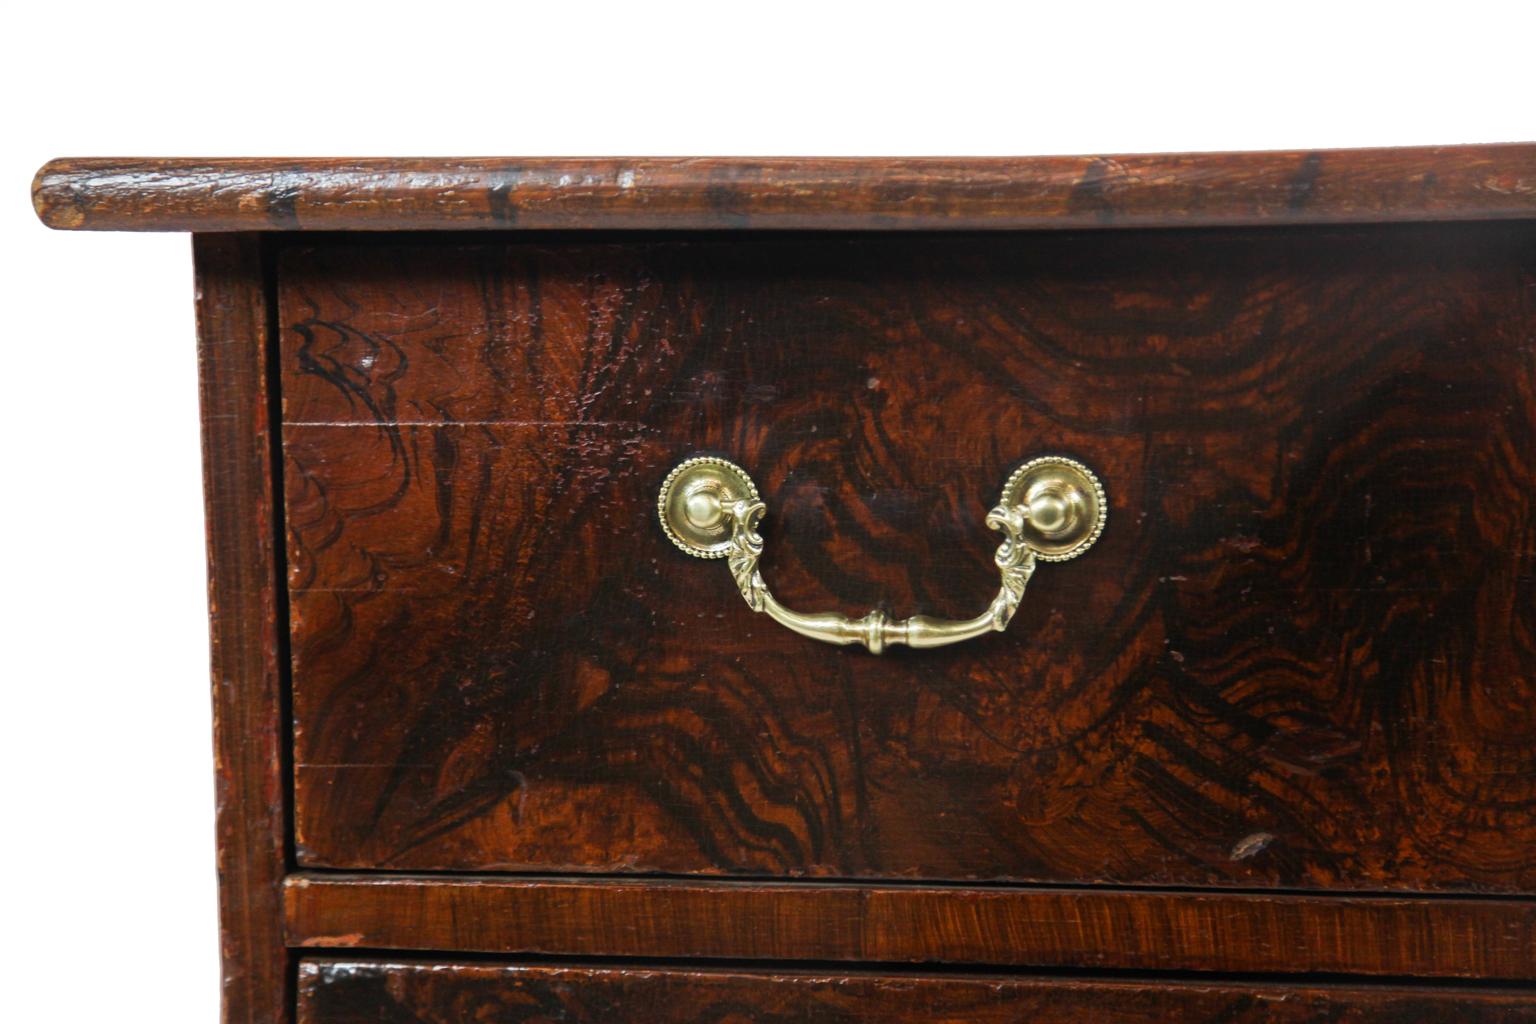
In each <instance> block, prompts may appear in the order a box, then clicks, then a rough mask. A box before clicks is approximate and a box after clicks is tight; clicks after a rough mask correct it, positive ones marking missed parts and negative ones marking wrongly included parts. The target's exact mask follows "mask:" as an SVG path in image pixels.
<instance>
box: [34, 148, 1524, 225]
mask: <svg viewBox="0 0 1536 1024" xmlns="http://www.w3.org/2000/svg"><path fill="white" fill-rule="evenodd" d="M32 198H33V204H34V205H35V206H36V208H37V212H38V216H40V217H41V218H42V219H43V221H44V223H46V224H48V225H49V226H51V227H56V228H67V229H83V230H116V231H124V230H126V231H134V230H138V231H296V230H326V231H330V230H364V231H372V230H464V229H492V230H502V229H507V228H516V229H529V228H559V229H569V228H576V229H591V228H628V229H633V228H646V229H650V228H669V229H675V228H689V229H705V228H731V229H734V228H754V229H785V228H790V229H847V228H859V229H902V230H907V229H933V228H938V229H970V228H985V229H1019V228H1060V227H1085V228H1092V227H1105V226H1120V227H1132V226H1140V227H1147V226H1165V225H1170V224H1177V225H1191V226H1193V225H1206V226H1210V225H1230V224H1256V223H1322V222H1345V221H1395V220H1446V219H1449V220H1456V219H1474V220H1486V219H1496V218H1506V217H1521V218H1530V217H1536V146H1533V145H1501V146H1442V147H1432V148H1421V149H1391V150H1387V149H1377V150H1332V151H1326V150H1325V151H1294V152H1275V153H1203V154H1163V155H1139V156H1070V157H1033V158H1008V159H964V160H957V159H866V160H860V159H851V160H850V159H825V158H810V159H725V160H721V159H657V158H639V159H633V158H631V159H575V160H560V159H523V158H515V157H514V158H497V159H489V158H481V159H416V160H409V159H370V160H320V159H308V160H274V159H246V160H200V159H150V160H144V159H99V158H98V159H72V160H55V161H53V162H51V163H49V164H47V165H46V166H45V167H43V168H42V170H40V171H39V172H38V175H37V178H36V180H35V181H34V183H33V189H32Z"/></svg>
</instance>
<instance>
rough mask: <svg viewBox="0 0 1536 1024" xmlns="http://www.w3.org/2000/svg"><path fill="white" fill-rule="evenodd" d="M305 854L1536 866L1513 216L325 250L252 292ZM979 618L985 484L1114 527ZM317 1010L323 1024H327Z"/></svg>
mask: <svg viewBox="0 0 1536 1024" xmlns="http://www.w3.org/2000/svg"><path fill="white" fill-rule="evenodd" d="M279 316H280V322H281V328H282V351H281V380H280V384H281V390H282V402H283V426H282V444H283V455H284V462H285V500H286V505H287V516H288V524H287V525H288V545H287V557H288V562H289V586H290V591H289V594H290V608H291V613H292V623H293V633H292V656H293V661H292V664H293V712H294V727H295V730H294V739H295V744H296V749H295V758H294V760H295V775H296V777H295V802H296V827H297V838H298V857H299V861H300V863H301V864H302V865H304V866H315V867H337V868H361V869H368V868H391V869H405V870H439V869H445V870H501V869H507V870H533V871H559V872H664V873H683V874H699V875H716V874H756V875H769V876H815V877H845V878H931V879H966V880H989V879H992V880H1020V881H1026V880H1027V881H1046V882H1073V883H1084V882H1107V883H1130V884H1136V883H1150V884H1174V885H1245V886H1253V885H1258V886H1277V887H1300V888H1313V889H1325V890H1327V889H1338V890H1347V889H1390V890H1409V891H1480V892H1505V893H1510V892H1528V891H1531V890H1532V887H1533V885H1536V858H1533V857H1532V856H1531V850H1532V849H1536V486H1533V482H1536V345H1533V338H1536V234H1533V232H1532V229H1531V228H1530V227H1529V226H1523V225H1492V224H1490V225H1443V226H1413V227H1406V228H1357V229H1348V230H1340V229H1312V230H1270V231H1225V232H1215V231H1212V232H1140V233H1103V234H1091V235H1089V234H1082V235H1073V234H1030V235H991V236H976V237H968V236H926V237H884V238H874V237H868V236H866V237H852V236H823V237H817V238H796V237H781V238H769V237H762V236H757V237H743V238H737V239H713V240H699V239H689V238H686V237H674V238H671V239H666V238H650V239H632V240H629V241H624V242H616V243H614V244H594V243H591V242H583V243H580V244H577V243H565V242H560V241H558V240H539V239H536V238H535V239H522V240H506V239H494V240H492V241H489V242H479V243H475V244H469V243H465V242H462V241H455V240H451V239H441V240H431V239H428V240H411V241H405V240H401V239H389V240H381V241H379V242H375V243H371V244H363V243H351V242H349V243H347V244H345V245H344V246H343V245H340V244H337V245H327V244H322V245H318V246H308V247H305V248H297V249H293V250H291V251H289V252H288V253H287V254H285V257H284V259H283V261H282V264H281V269H280V294H279ZM701 450H702V451H707V452H713V453H718V454H720V455H723V456H726V457H727V458H730V459H731V460H733V461H735V462H737V463H740V464H741V465H742V466H744V467H746V468H747V469H748V470H749V471H750V473H751V474H752V476H753V477H754V479H755V480H756V482H757V484H758V486H759V487H760V488H761V490H762V492H763V496H764V498H765V500H766V501H767V502H768V504H769V508H770V510H771V512H770V518H769V519H768V520H767V521H766V522H765V524H764V527H763V532H764V534H765V536H766V537H767V539H768V551H767V554H766V555H765V557H764V561H763V565H762V568H763V573H764V576H765V577H766V578H767V579H768V581H769V582H770V584H771V585H772V587H773V590H774V593H775V594H776V595H777V596H778V597H780V598H781V599H783V600H784V602H785V603H786V604H788V605H790V606H792V607H795V608H805V609H836V610H838V611H841V612H844V613H847V614H849V615H858V614H862V613H863V612H864V611H865V610H866V609H868V608H871V607H876V606H882V607H886V608H888V609H889V610H890V611H892V612H893V613H894V614H896V615H908V614H913V613H924V614H930V615H938V616H945V617H959V618H964V617H969V616H971V615H974V614H975V613H976V612H977V611H978V610H980V608H982V607H985V604H986V602H987V601H988V600H989V599H990V598H991V595H992V594H993V593H994V592H995V591H996V589H997V571H996V568H995V566H994V565H993V564H992V555H993V551H994V548H995V546H996V538H995V535H993V534H992V533H991V531H989V530H987V529H986V528H985V527H984V526H983V525H982V518H983V516H984V514H985V513H986V511H987V509H989V508H991V507H992V504H993V503H994V502H995V501H996V498H997V491H998V488H999V487H1000V485H1001V483H1002V482H1003V480H1004V479H1005V478H1006V477H1007V476H1008V474H1009V471H1010V469H1011V468H1012V467H1013V466H1015V465H1017V464H1018V463H1019V462H1020V460H1023V459H1025V458H1026V457H1029V456H1032V455H1038V454H1043V453H1061V454H1065V455H1069V456H1071V457H1074V458H1076V459H1079V460H1081V461H1082V462H1084V463H1086V464H1088V465H1089V466H1091V467H1092V468H1093V469H1094V470H1095V471H1097V473H1098V474H1099V476H1100V477H1101V478H1102V480H1103V482H1104V485H1105V487H1106V489H1107V493H1108V498H1109V510H1110V511H1109V525H1108V528H1107V529H1106V531H1105V533H1104V535H1103V536H1102V538H1100V539H1099V541H1098V542H1097V544H1096V545H1095V546H1094V548H1093V549H1092V550H1091V551H1090V552H1088V553H1087V554H1086V555H1084V556H1083V557H1082V558H1080V559H1078V560H1075V561H1072V562H1069V563H1064V564H1060V565H1055V564H1050V565H1043V566H1042V567H1041V568H1040V569H1039V571H1038V572H1037V574H1036V575H1035V577H1034V580H1033V581H1032V582H1031V584H1030V588H1029V592H1028V593H1027V594H1026V595H1025V597H1024V600H1023V602H1022V604H1021V605H1020V606H1019V609H1018V612H1017V614H1016V616H1015V618H1014V620H1013V623H1012V625H1011V627H1010V628H1009V630H1008V631H1007V632H1006V633H1002V634H991V635H988V636H986V637H983V638H980V639H976V640H972V641H969V642H967V643H965V644H963V645H960V646H956V647H952V648H947V649H944V650H937V651H914V650H908V649H897V650H894V651H891V652H889V653H887V654H884V655H881V656H878V657H877V656H873V655H871V654H868V653H866V652H864V651H863V650H860V649H858V648H832V647H827V646H824V645H822V644H819V643H817V642H815V641H813V640H808V639H806V638H803V637H800V636H796V635H794V634H792V633H790V632H789V631H787V630H785V629H783V628H781V627H780V626H778V625H776V624H775V623H773V622H771V621H769V620H768V619H767V618H766V617H765V616H761V615H754V614H752V612H751V610H750V609H749V608H748V607H747V606H746V605H745V604H744V603H743V602H742V600H741V597H740V595H739V594H738V592H737V589H736V586H735V584H734V582H733V581H732V579H731V577H730V574H729V573H727V572H725V571H724V569H723V568H722V567H720V566H716V565H713V564H711V563H706V562H700V561H696V560H693V559H690V558H687V557H685V556H684V555H683V554H681V553H680V552H678V551H677V550H675V549H674V548H673V546H672V545H671V544H670V543H669V542H668V540H667V538H666V537H665V536H664V535H663V533H662V531H661V529H660V527H659V525H658V523H657V519H656V497H657V492H658V488H659V487H660V485H661V484H662V481H663V480H664V478H665V477H666V475H667V473H668V471H669V470H670V469H671V468H672V467H673V466H674V465H676V463H677V462H678V461H679V460H681V459H682V458H684V457H685V456H687V455H689V454H692V453H694V452H697V451H701ZM324 1019H329V1018H324Z"/></svg>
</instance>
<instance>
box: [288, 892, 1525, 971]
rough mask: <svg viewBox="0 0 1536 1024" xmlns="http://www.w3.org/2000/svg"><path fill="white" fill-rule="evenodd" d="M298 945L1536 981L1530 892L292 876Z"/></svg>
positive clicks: (291, 936)
mask: <svg viewBox="0 0 1536 1024" xmlns="http://www.w3.org/2000/svg"><path fill="white" fill-rule="evenodd" d="M286 900H287V915H288V933H287V934H288V942H289V944H290V945H293V946H295V947H303V946H310V947H344V946H354V947H358V948H365V949H367V948H371V949H407V950H462V951H466V952H482V953H524V954H528V953H538V954H556V955H570V956H655V957H679V958H693V957H713V958H724V959H764V960H806V959H809V960H846V961H865V962H875V963H957V964H991V965H1009V966H1028V967H1102V968H1125V969H1132V970H1158V971H1162V970H1196V971H1263V972H1289V973H1304V972H1325V973H1340V974H1362V975H1423V976H1426V977H1483V978H1510V979H1522V978H1523V979H1529V978H1536V903H1532V902H1530V901H1523V900H1484V899H1454V898H1439V899H1423V898H1419V899H1401V898H1394V897H1336V896H1329V897H1320V896H1297V895H1264V894H1248V893H1223V892H1206V893H1193V892H1146V891H1135V890H1110V889H1078V890H1074V889H1026V888H1010V887H998V888H961V887H948V886H945V887H932V886H919V885H894V886H893V885H885V886H878V885H844V884H836V883H817V882H778V883H768V882H685V881H679V880H655V881H631V882H624V881H599V880H578V879H570V878H563V879H562V878H497V877H494V876H485V877H479V878H476V877H459V878H450V877H441V876H378V875H372V876H370V875H327V874H316V875H295V876H292V877H291V878H290V880H289V882H288V885H287V892H286Z"/></svg>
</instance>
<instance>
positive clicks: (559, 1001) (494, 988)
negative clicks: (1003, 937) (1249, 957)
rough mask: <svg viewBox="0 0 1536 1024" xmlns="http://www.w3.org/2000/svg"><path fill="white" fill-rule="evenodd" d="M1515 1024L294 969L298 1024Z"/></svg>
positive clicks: (306, 965)
mask: <svg viewBox="0 0 1536 1024" xmlns="http://www.w3.org/2000/svg"><path fill="white" fill-rule="evenodd" d="M556 1020H558V1021H565V1022H568V1024H626V1022H634V1024H722V1022H737V1024H746V1022H749V1021H753V1022H760V1024H791V1022H794V1024H805V1022H808V1021H818V1022H823V1024H864V1022H867V1024H935V1022H939V1021H964V1022H966V1024H1018V1022H1020V1021H1029V1022H1030V1024H1094V1022H1108V1021H1114V1022H1116V1024H1136V1022H1141V1024H1178V1022H1187V1024H1210V1022H1212V1021H1220V1022H1222V1024H1324V1022H1329V1021H1339V1022H1343V1021H1348V1022H1351V1024H1409V1022H1412V1024H1435V1022H1444V1024H1494V1022H1499V1024H1514V1022H1517V1021H1536V997H1533V994H1532V993H1531V992H1528V991H1526V992H1521V991H1498V990H1486V991H1475V990H1460V991H1458V990H1450V991H1444V990H1442V991H1436V990H1434V989H1427V988H1400V987H1379V988H1378V987H1362V986H1338V985H1317V984H1308V985H1301V984H1298V985H1260V984H1236V983H1217V984H1205V983H1201V984H1196V983H1190V982H1181V983H1174V984H1157V983H1152V982H1148V981H1088V980H1082V979H1069V978H1044V977H1033V978H1032V977H996V976H992V977H987V976H966V975H941V976H929V977H922V976H918V977H913V976H908V975H891V974H845V973H841V972H835V971H821V972H815V973H798V974H777V973H764V972H748V971H709V970H689V969H660V968H643V967H596V966H591V967H588V966H551V965H537V966H534V965H513V964H505V965H501V964H481V963H475V964H463V963H410V962H403V963H398V962H387V961H386V962H378V961H369V960H361V961H355V960H329V959H327V960H305V961H303V962H301V963H300V965H299V1021H300V1024H378V1022H380V1021H402V1022H404V1021H411V1022H413V1024H460V1022H462V1021H476V1022H477V1024H512V1022H514V1021H519V1022H521V1021H556Z"/></svg>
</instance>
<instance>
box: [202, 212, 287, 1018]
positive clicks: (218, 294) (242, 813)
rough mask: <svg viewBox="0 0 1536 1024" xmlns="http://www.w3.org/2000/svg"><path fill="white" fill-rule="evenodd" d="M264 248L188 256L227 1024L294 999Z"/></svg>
mask: <svg viewBox="0 0 1536 1024" xmlns="http://www.w3.org/2000/svg"><path fill="white" fill-rule="evenodd" d="M262 250H263V243H262V240H261V238H260V237H259V236H256V235H220V236H198V237H197V238H196V239H195V240H194V247H193V256H194V266H195V269H196V274H197V336H198V365H199V373H198V378H199V386H200V393H201V399H202V420H203V487H204V495H205V500H206V501H207V515H208V619H209V630H210V635H211V641H212V643H211V647H212V670H213V671H212V674H213V741H214V758H215V767H216V770H217V771H216V776H215V780H216V786H217V789H216V794H217V799H218V871H219V935H220V946H221V965H222V975H221V979H222V981H221V983H222V989H223V1018H222V1019H223V1020H224V1021H225V1022H226V1024H274V1022H277V1021H283V1020H288V1019H290V1018H289V1015H288V1013H289V1009H290V1006H291V1002H292V985H291V982H290V974H289V965H288V959H287V951H286V949H285V948H284V944H283V936H282V927H283V922H282V914H283V910H282V894H281V886H282V880H283V876H284V873H285V872H286V870H287V853H286V842H287V840H286V834H287V810H286V806H285V805H286V800H287V796H286V757H285V751H284V747H285V745H286V743H287V738H286V729H285V728H284V722H283V714H284V712H283V699H282V693H281V690H282V686H283V681H282V677H281V675H280V672H279V665H278V662H279V658H280V653H279V652H280V651H281V643H280V640H279V633H280V631H281V629H282V626H281V624H280V623H279V621H278V613H277V605H278V596H279V593H280V590H281V586H282V578H281V570H280V569H279V567H278V564H277V561H278V556H277V554H276V546H275V542H276V539H277V537H278V536H279V533H278V530H279V525H278V522H277V520H278V515H277V512H276V509H275V501H274V497H273V464H272V463H273V459H272V453H273V441H272V432H271V422H270V417H269V412H268V405H269V398H268V387H267V385H268V380H267V377H268V368H269V363H270V361H271V348H270V346H271V345H272V344H273V343H274V339H273V338H272V334H271V330H270V327H269V324H268V306H269V303H268V290H267V283H268V282H267V277H266V272H265V269H264V266H263V255H262Z"/></svg>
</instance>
